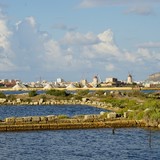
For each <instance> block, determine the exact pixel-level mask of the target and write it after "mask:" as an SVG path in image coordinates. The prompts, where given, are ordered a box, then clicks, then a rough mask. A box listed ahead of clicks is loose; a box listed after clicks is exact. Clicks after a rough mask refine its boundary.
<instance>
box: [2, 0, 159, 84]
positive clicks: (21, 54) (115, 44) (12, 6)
mask: <svg viewBox="0 0 160 160" xmlns="http://www.w3.org/2000/svg"><path fill="white" fill-rule="evenodd" d="M159 7H160V0H152V1H150V0H139V1H138V0H134V1H132V2H131V1H129V0H115V1H112V0H69V1H62V0H59V1H56V0H45V1H39V0H34V1H33V0H21V1H19V0H14V1H11V0H0V79H5V78H8V79H20V80H22V81H26V82H27V81H38V80H39V79H40V77H41V78H42V79H46V80H48V81H55V80H56V79H57V78H59V77H60V78H63V79H65V80H68V81H79V80H81V79H88V80H91V79H92V78H93V76H94V75H97V74H98V75H99V76H100V77H101V79H102V80H105V78H106V77H116V78H118V79H120V80H126V79H127V76H128V74H129V73H130V74H132V76H133V79H134V80H137V81H140V80H145V79H147V78H148V76H149V75H150V74H152V73H156V72H159V68H160V54H159V52H160V38H159V37H160V32H159V28H160V21H159V18H160V10H159Z"/></svg>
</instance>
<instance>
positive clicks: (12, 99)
mask: <svg viewBox="0 0 160 160" xmlns="http://www.w3.org/2000/svg"><path fill="white" fill-rule="evenodd" d="M7 99H8V100H10V101H14V100H16V96H15V95H13V94H10V95H8V97H7Z"/></svg>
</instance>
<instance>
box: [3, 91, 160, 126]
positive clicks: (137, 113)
mask: <svg viewBox="0 0 160 160" xmlns="http://www.w3.org/2000/svg"><path fill="white" fill-rule="evenodd" d="M83 98H85V99H86V100H89V101H97V102H102V103H105V104H106V106H107V107H106V109H110V110H113V111H115V112H116V113H117V114H119V115H122V116H123V115H124V113H126V114H127V117H126V118H127V119H130V120H144V121H145V122H152V123H155V124H160V93H158V92H155V93H143V92H141V91H138V90H130V91H103V90H96V91H89V90H87V89H84V90H75V91H73V92H68V91H67V90H56V89H51V90H47V91H45V93H43V94H37V92H36V91H29V92H28V94H17V95H5V94H4V93H3V92H0V99H6V101H15V100H17V99H20V100H21V102H28V103H30V102H32V101H36V100H40V99H43V102H44V101H48V100H51V99H54V100H82V99H83ZM103 116H105V114H104V115H103ZM59 118H67V116H65V115H60V117H59Z"/></svg>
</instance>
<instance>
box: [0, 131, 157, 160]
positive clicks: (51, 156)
mask: <svg viewBox="0 0 160 160" xmlns="http://www.w3.org/2000/svg"><path fill="white" fill-rule="evenodd" d="M149 133H150V132H149V131H148V130H144V129H138V128H129V129H123V128H121V129H116V130H115V134H114V135H113V134H112V130H111V129H107V128H106V129H88V130H58V131H34V132H2V133H0V148H1V154H0V159H1V160H32V159H34V160H44V159H45V160H130V159H134V160H159V157H160V131H152V132H151V138H152V141H151V147H150V145H149V140H148V139H149Z"/></svg>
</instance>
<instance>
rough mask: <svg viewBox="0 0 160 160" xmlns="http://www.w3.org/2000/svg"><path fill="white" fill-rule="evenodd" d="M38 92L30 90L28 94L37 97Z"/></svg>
mask: <svg viewBox="0 0 160 160" xmlns="http://www.w3.org/2000/svg"><path fill="white" fill-rule="evenodd" d="M37 95H38V94H37V92H36V91H29V92H28V96H29V97H35V96H37Z"/></svg>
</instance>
